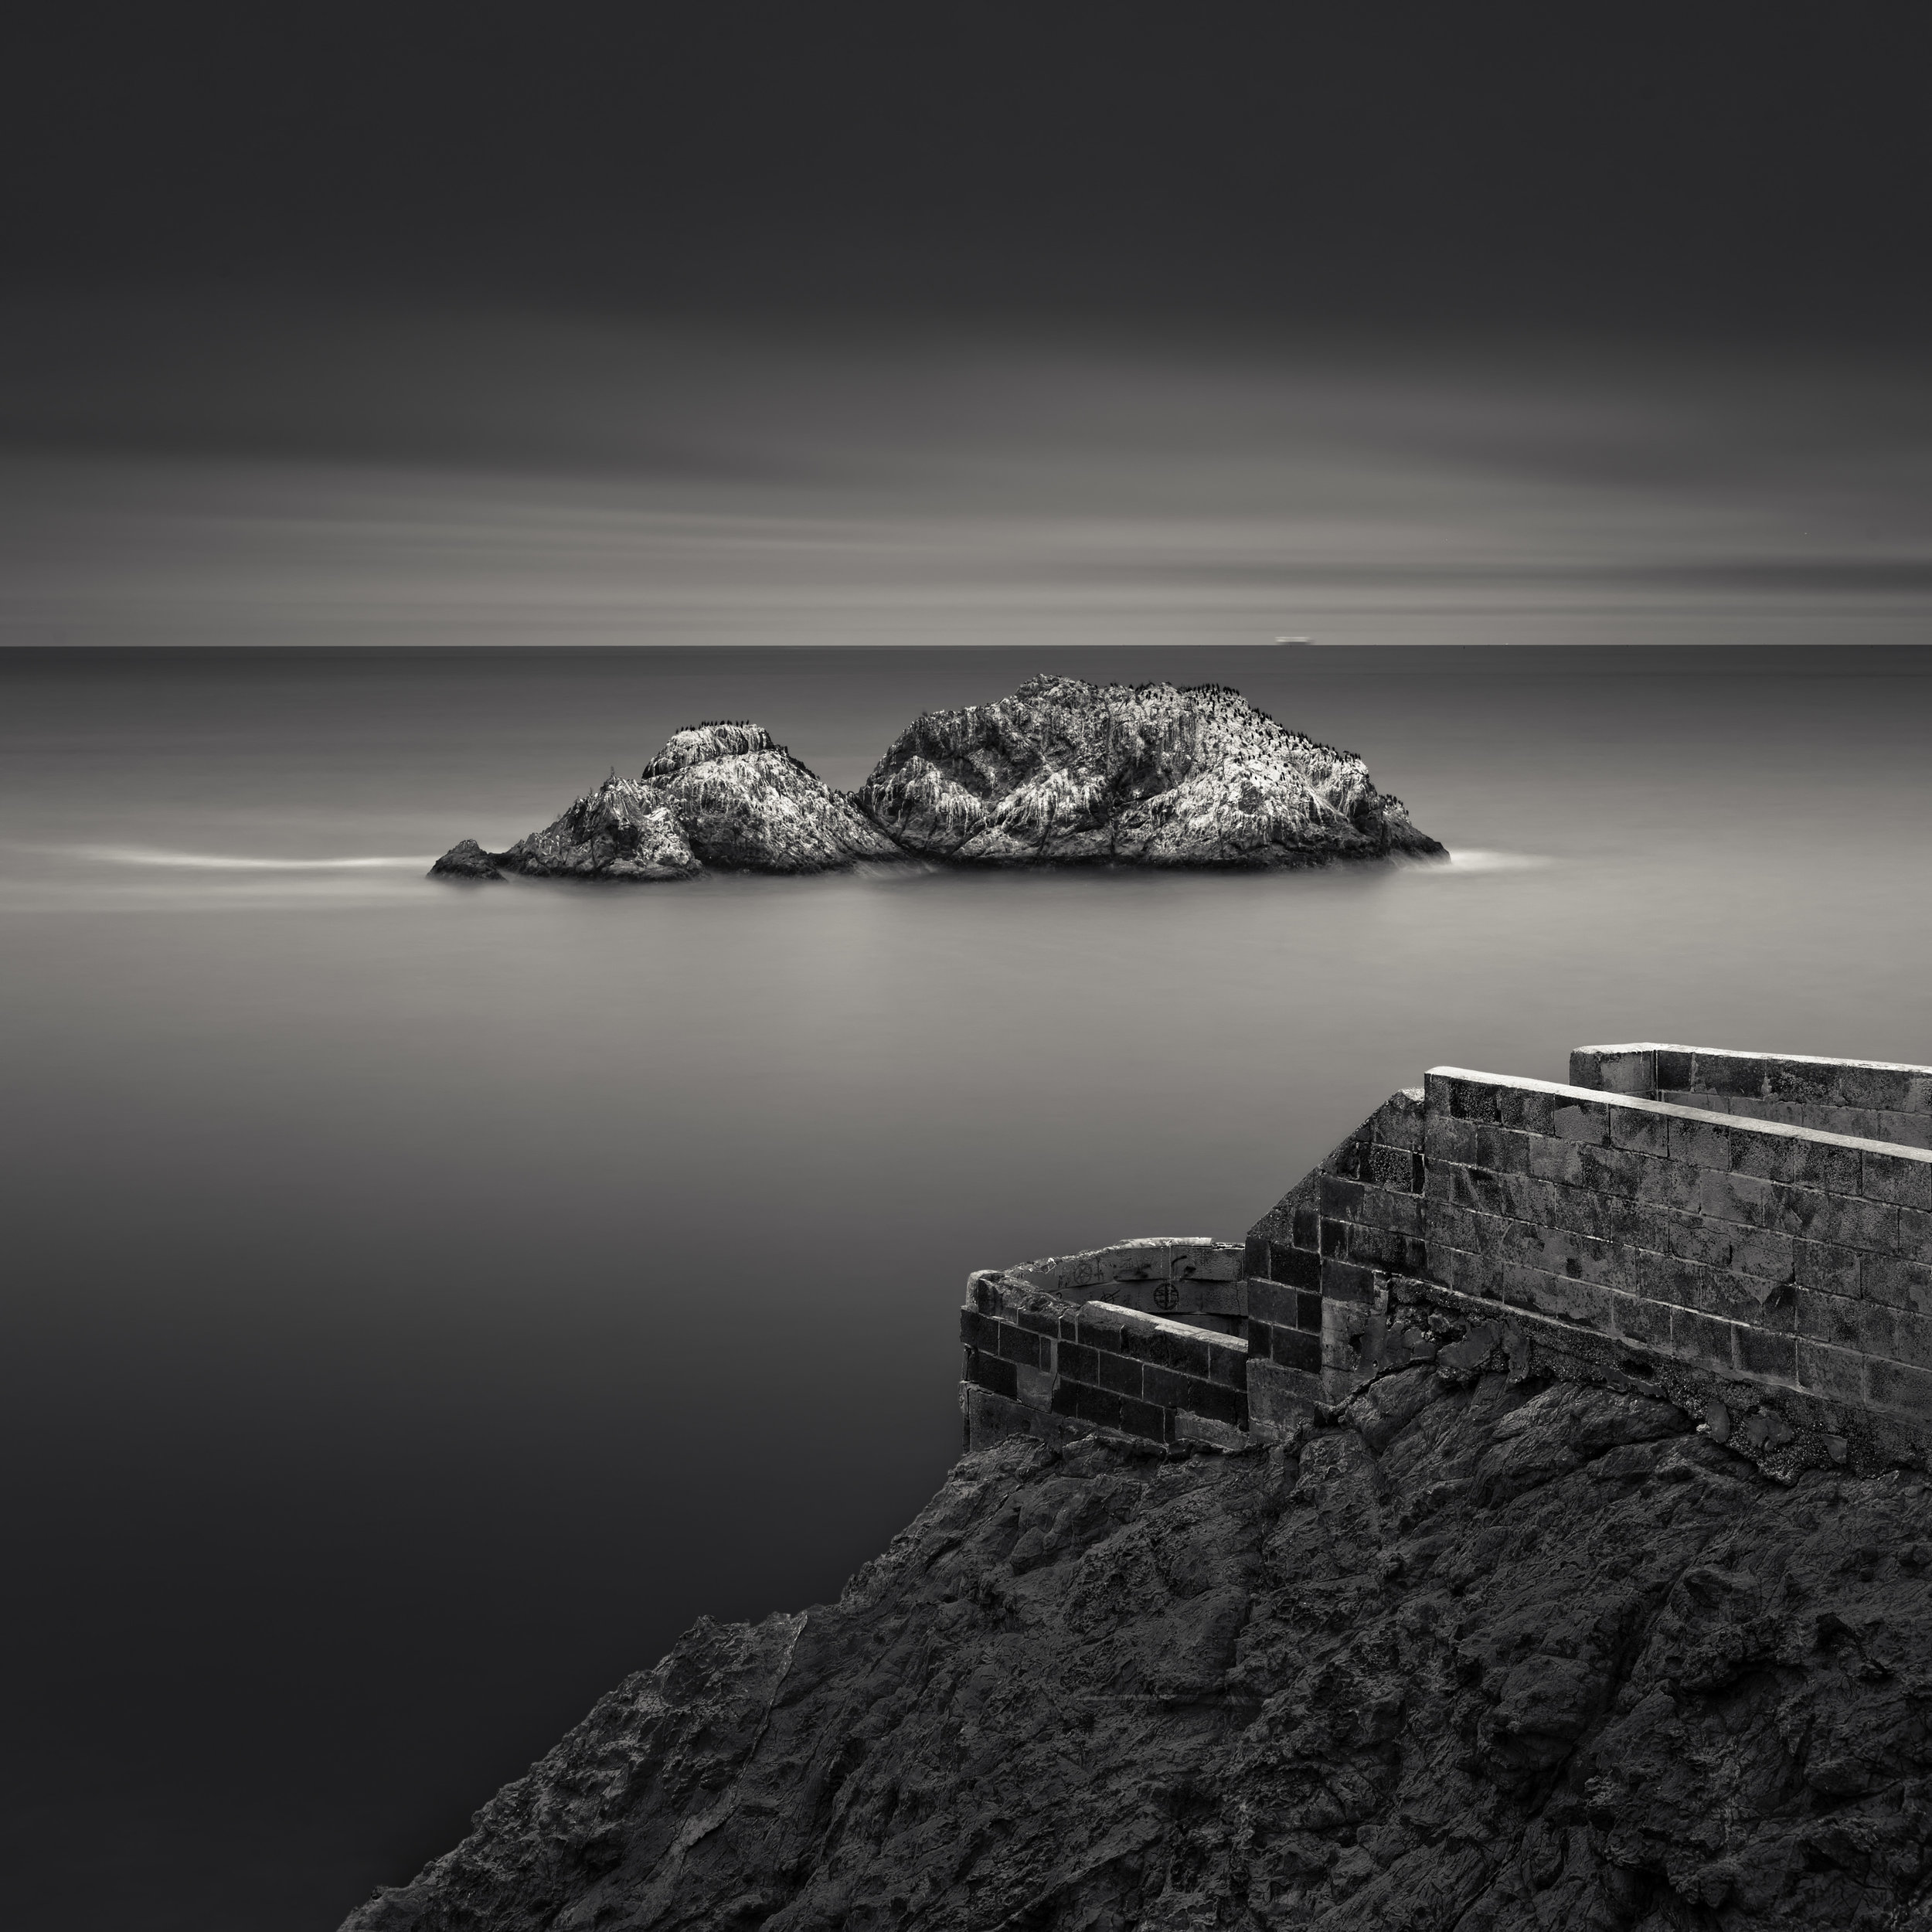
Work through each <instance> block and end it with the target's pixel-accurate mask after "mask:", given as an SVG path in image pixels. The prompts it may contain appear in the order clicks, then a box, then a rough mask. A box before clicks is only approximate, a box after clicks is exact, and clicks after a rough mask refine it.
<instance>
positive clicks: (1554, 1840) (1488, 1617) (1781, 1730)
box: [345, 1366, 1932, 1932]
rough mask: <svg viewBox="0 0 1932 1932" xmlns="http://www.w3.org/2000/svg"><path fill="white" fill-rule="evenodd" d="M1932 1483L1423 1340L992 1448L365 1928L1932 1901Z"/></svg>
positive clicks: (575, 1744)
mask: <svg viewBox="0 0 1932 1932" xmlns="http://www.w3.org/2000/svg"><path fill="white" fill-rule="evenodd" d="M1928 1566H1932V1502H1928V1495H1927V1486H1926V1485H1925V1483H1924V1482H1923V1480H1922V1479H1920V1478H1918V1477H1916V1476H1913V1475H1904V1474H1900V1473H1894V1474H1892V1475H1887V1476H1883V1477H1877V1478H1868V1479H1863V1480H1859V1479H1854V1478H1849V1477H1846V1476H1844V1475H1832V1474H1828V1473H1825V1472H1822V1471H1806V1472H1804V1474H1802V1475H1800V1476H1799V1477H1798V1479H1797V1480H1796V1481H1795V1482H1794V1483H1793V1484H1791V1485H1789V1486H1783V1485H1779V1484H1777V1483H1775V1482H1774V1481H1770V1480H1769V1479H1767V1478H1765V1477H1764V1476H1763V1475H1760V1473H1759V1472H1758V1471H1756V1470H1755V1469H1754V1468H1752V1467H1751V1466H1750V1464H1748V1463H1746V1462H1744V1461H1742V1460H1740V1458H1737V1457H1736V1456H1734V1455H1733V1454H1730V1452H1729V1451H1726V1450H1725V1449H1723V1448H1720V1447H1717V1446H1716V1444H1713V1443H1712V1442H1711V1441H1710V1440H1709V1438H1708V1437H1706V1435H1704V1434H1700V1433H1694V1432H1693V1431H1692V1428H1691V1425H1690V1423H1689V1420H1688V1419H1687V1418H1686V1417H1685V1416H1684V1415H1683V1414H1682V1412H1681V1411H1679V1410H1677V1409H1675V1408H1674V1407H1672V1406H1671V1405H1670V1404H1668V1403H1665V1402H1662V1401H1657V1400H1650V1399H1648V1398H1646V1397H1645V1396H1639V1395H1634V1394H1631V1393H1623V1392H1616V1391H1612V1390H1609V1389H1602V1388H1598V1387H1594V1386H1590V1385H1588V1384H1584V1383H1555V1384H1553V1385H1550V1386H1542V1387H1539V1386H1537V1385H1536V1384H1533V1383H1531V1384H1525V1385H1522V1386H1514V1387H1512V1386H1510V1385H1509V1383H1508V1381H1507V1379H1505V1376H1502V1375H1500V1374H1496V1373H1488V1374H1483V1375H1479V1376H1475V1377H1474V1378H1473V1379H1467V1378H1465V1379H1462V1380H1461V1381H1460V1382H1459V1381H1458V1379H1456V1378H1455V1377H1454V1376H1445V1375H1444V1374H1443V1373H1442V1372H1439V1371H1438V1370H1437V1369H1436V1368H1434V1367H1430V1366H1418V1367H1413V1368H1410V1369H1403V1370H1402V1371H1400V1372H1397V1373H1395V1374H1393V1375H1389V1376H1385V1377H1384V1378H1383V1379H1381V1380H1380V1381H1379V1382H1377V1383H1375V1384H1373V1385H1372V1386H1371V1387H1370V1388H1369V1389H1367V1390H1366V1391H1365V1392H1364V1393H1363V1394H1362V1395H1361V1396H1359V1397H1357V1398H1356V1400H1355V1402H1354V1403H1352V1404H1351V1405H1350V1406H1349V1408H1348V1409H1346V1410H1344V1411H1343V1412H1342V1420H1341V1422H1340V1423H1339V1424H1338V1426H1335V1427H1323V1428H1319V1429H1317V1430H1315V1431H1314V1432H1313V1433H1312V1434H1310V1435H1308V1437H1306V1438H1305V1440H1302V1441H1301V1444H1300V1445H1299V1446H1298V1447H1295V1448H1291V1449H1276V1450H1274V1451H1267V1452H1257V1453H1253V1454H1246V1455H1240V1456H1230V1457H1227V1458H1221V1457H1218V1456H1215V1455H1213V1454H1198V1455H1191V1456H1183V1455H1180V1454H1177V1453H1175V1452H1172V1451H1169V1452H1165V1453H1164V1452H1162V1451H1152V1450H1150V1451H1145V1452H1144V1453H1141V1454H1134V1453H1133V1452H1131V1451H1129V1450H1128V1449H1125V1448H1124V1447H1116V1446H1110V1445H1108V1444H1104V1443H1102V1442H1100V1441H1098V1440H1087V1441H1085V1442H1079V1443H1074V1444H1070V1445H1067V1446H1066V1447H1063V1448H1060V1449H1058V1450H1056V1449H1054V1448H1052V1447H1048V1446H1046V1445H1045V1444H1040V1443H1038V1442H1033V1441H1028V1440H1012V1441H1008V1442H1005V1443H1003V1444H1000V1445H999V1446H998V1447H997V1448H995V1449H992V1450H990V1451H985V1452H983V1453H981V1454H975V1455H971V1456H968V1457H967V1458H964V1459H963V1460H962V1461H961V1462H960V1464H958V1465H957V1468H955V1469H954V1471H953V1473H952V1475H951V1477H950V1478H948V1479H947V1482H946V1484H945V1486H944V1488H942V1489H941V1491H940V1493H939V1495H937V1497H936V1498H934V1501H933V1502H932V1503H931V1504H930V1505H929V1506H928V1508H927V1509H926V1511H925V1512H924V1513H923V1515H921V1516H920V1518H919V1519H918V1520H917V1522H915V1523H914V1524H913V1526H912V1527H911V1528H910V1529H909V1530H907V1531H906V1532H905V1533H904V1534H903V1535H902V1536H900V1537H899V1538H898V1539H896V1540H895V1542H894V1543H893V1546H892V1547H891V1549H889V1551H888V1552H887V1553H886V1555H884V1556H882V1557H880V1558H879V1559H878V1560H876V1561H875V1562H873V1563H870V1564H869V1565H868V1566H866V1568H865V1569H864V1570H862V1571H861V1572H860V1573H859V1575H858V1576H857V1577H855V1578H854V1579H853V1580H852V1583H850V1584H849V1586H848V1587H847V1588H846V1590H845V1594H844V1595H843V1597H842V1598H841V1600H839V1602H838V1604H835V1605H833V1606H831V1607H824V1608H818V1609H814V1610H811V1611H806V1612H803V1613H800V1614H795V1615H791V1616H774V1617H770V1618H768V1619H767V1621H765V1622H764V1623H763V1624H760V1625H758V1626H757V1628H746V1627H743V1626H738V1627H733V1628H719V1626H716V1625H715V1624H710V1623H709V1622H701V1623H699V1624H698V1625H697V1626H696V1628H694V1629H692V1631H690V1632H689V1633H688V1634H686V1635H685V1637H684V1638H682V1640H681V1641H679V1644H678V1645H677V1646H676V1647H675V1649H674V1650H673V1651H672V1653H671V1654H670V1655H669V1656H668V1657H667V1658H665V1660H664V1661H663V1662H662V1663H660V1664H659V1665H658V1666H657V1667H656V1668H655V1669H654V1670H651V1671H648V1672H641V1673H639V1674H638V1675H636V1676H634V1677H633V1678H631V1679H630V1680H629V1681H628V1682H626V1683H624V1685H621V1686H620V1687H619V1689H617V1690H615V1691H614V1692H612V1693H611V1695H610V1696H607V1698H605V1699H604V1700H603V1701H602V1702H600V1704H598V1706H597V1707H596V1709H594V1710H593V1711H592V1712H591V1713H590V1716H588V1717H587V1719H585V1720H584V1722H583V1723H582V1724H581V1725H580V1726H578V1727H577V1730H574V1731H573V1732H572V1733H570V1735H569V1736H567V1737H566V1738H565V1739H564V1740H563V1742H562V1743H560V1744H559V1745H558V1746H557V1747H556V1750H553V1752H552V1753H550V1754H549V1756H548V1757H546V1758H545V1759H543V1760H542V1761H541V1762H540V1763H539V1764H536V1766H534V1767H532V1770H531V1771H530V1772H529V1774H528V1775H527V1776H526V1777H523V1778H522V1779H520V1780H519V1781H517V1782H516V1783H515V1784H511V1785H509V1786H508V1787H505V1790H504V1791H502V1792H500V1793H499V1794H498V1795H497V1796H496V1797H495V1798H493V1799H492V1801H490V1802H489V1803H488V1804H487V1805H486V1806H485V1808H483V1810H482V1811H480V1812H478V1815H477V1817H476V1819H475V1829H474V1832H473V1834H472V1835H471V1837H470V1838H468V1839H466V1840H465V1841H464V1843H463V1844H462V1845H460V1846H458V1847H457V1849H455V1850H454V1851H453V1852H450V1853H449V1854H447V1855H446V1856H445V1857H444V1858H442V1859H440V1860H438V1861H437V1862H436V1863H435V1864H434V1865H432V1866H430V1867H429V1869H427V1871H425V1872H423V1874H422V1875H421V1876H420V1877H419V1878H417V1879H416V1880H415V1881H414V1882H413V1883H412V1884H410V1885H408V1886H403V1887H402V1888H400V1889H396V1890H391V1891H385V1892H382V1893H378V1894H377V1895H376V1898H375V1899H374V1900H372V1901H371V1902H370V1903H369V1904H367V1905H366V1906H363V1907H362V1909H361V1910H359V1911H357V1912H355V1913H353V1914H352V1916H351V1917H350V1918H349V1921H348V1924H347V1927H346V1928H345V1932H405V1929H407V1932H536V1928H539V1927H545V1928H554V1929H555V1932H580V1929H581V1928H589V1927H600V1928H624V1932H642V1928H645V1927H666V1928H668V1927H679V1928H706V1929H707V1932H710V1929H713V1928H715V1929H716V1932H725V1928H727V1927H729V1928H733V1932H736V1929H738V1928H744V1927H753V1926H765V1927H770V1928H773V1932H780V1929H782V1932H804V1928H808V1927H826V1928H829V1927H835V1926H837V1927H852V1928H872V1927H879V1928H883V1927H894V1928H900V1927H949V1928H950V1927H957V1928H961V1932H966V1929H967V1928H972V1929H973V1932H978V1928H982V1927H1010V1928H1028V1929H1029V1932H1046V1929H1047V1928H1058V1927H1066V1928H1068V1929H1069V1932H1072V1929H1073V1928H1080V1932H1103V1929H1104V1932H1126V1928H1128V1927H1141V1926H1145V1927H1175V1928H1179V1927H1209V1926H1227V1927H1321V1928H1337V1929H1339V1928H1342V1927H1350V1928H1357V1927H1359V1928H1362V1932H1383V1929H1384V1928H1403V1929H1405V1932H1447V1929H1448V1928H1450V1927H1455V1928H1458V1932H1532V1928H1536V1929H1537V1932H1546V1929H1551V1928H1569V1927H1600V1928H1611V1927H1630V1928H1633V1932H1665V1928H1672V1929H1673V1932H1689V1928H1692V1927H1708V1928H1725V1929H1726V1932H1737V1929H1739V1928H1744V1927H1807V1928H1810V1927H1834V1928H1840V1927H1842V1928H1869V1932H1878V1929H1879V1928H1880V1927H1886V1928H1924V1927H1927V1926H1932V1736H1929V1735H1928V1719H1929V1718H1932V1590H1928V1588H1927V1580H1926V1579H1927V1570H1928Z"/></svg>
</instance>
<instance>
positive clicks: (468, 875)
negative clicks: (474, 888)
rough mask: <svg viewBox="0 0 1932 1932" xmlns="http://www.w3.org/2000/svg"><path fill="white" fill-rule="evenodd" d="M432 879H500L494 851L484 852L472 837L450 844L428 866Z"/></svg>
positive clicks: (499, 869)
mask: <svg viewBox="0 0 1932 1932" xmlns="http://www.w3.org/2000/svg"><path fill="white" fill-rule="evenodd" d="M502 876H503V872H502V867H500V866H498V864H497V862H496V854H495V852H485V850H484V849H483V848H482V847H481V845H478V843H477V842H476V841H475V840H474V838H465V839H464V840H462V841H461V842H460V843H458V844H457V845H452V846H451V848H450V849H449V850H448V851H447V852H445V853H444V855H443V856H442V857H441V858H440V859H437V862H436V863H435V864H434V865H433V866H430V877H431V878H432V879H501V878H502Z"/></svg>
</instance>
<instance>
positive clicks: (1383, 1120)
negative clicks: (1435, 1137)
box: [1368, 1087, 1428, 1154]
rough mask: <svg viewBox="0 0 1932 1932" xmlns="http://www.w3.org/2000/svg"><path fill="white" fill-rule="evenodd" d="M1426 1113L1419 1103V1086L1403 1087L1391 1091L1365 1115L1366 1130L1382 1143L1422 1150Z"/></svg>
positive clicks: (1417, 1150)
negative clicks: (1366, 1116)
mask: <svg viewBox="0 0 1932 1932" xmlns="http://www.w3.org/2000/svg"><path fill="white" fill-rule="evenodd" d="M1427 1118H1428V1114H1427V1111H1426V1110H1425V1108H1424V1107H1423V1097H1422V1089H1421V1088H1420V1087H1403V1088H1402V1089H1401V1090H1400V1091H1399V1092H1397V1093H1394V1094H1390V1095H1389V1097H1388V1098H1387V1099H1386V1100H1384V1101H1383V1104H1381V1106H1380V1107H1378V1108H1376V1111H1375V1112H1374V1113H1373V1114H1371V1115H1370V1116H1369V1123H1368V1124H1369V1132H1370V1134H1372V1136H1373V1138H1375V1139H1376V1141H1379V1143H1380V1144H1381V1145H1383V1146H1385V1147H1406V1148H1408V1149H1409V1150H1410V1151H1411V1152H1412V1153H1417V1154H1419V1153H1420V1152H1421V1151H1422V1134H1423V1124H1424V1123H1425V1122H1426V1121H1427Z"/></svg>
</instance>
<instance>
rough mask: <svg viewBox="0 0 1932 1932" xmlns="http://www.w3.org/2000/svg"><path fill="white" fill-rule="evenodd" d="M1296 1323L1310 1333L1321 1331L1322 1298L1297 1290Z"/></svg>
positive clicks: (1295, 1304)
mask: <svg viewBox="0 0 1932 1932" xmlns="http://www.w3.org/2000/svg"><path fill="white" fill-rule="evenodd" d="M1294 1325H1295V1326H1296V1327H1297V1328H1300V1329H1301V1330H1302V1331H1303V1332H1304V1333H1307V1334H1309V1335H1319V1334H1320V1333H1321V1296H1320V1295H1319V1294H1308V1293H1306V1292H1305V1291H1301V1290H1297V1291H1296V1294H1295V1298H1294Z"/></svg>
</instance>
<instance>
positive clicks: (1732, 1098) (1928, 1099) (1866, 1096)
mask: <svg viewBox="0 0 1932 1932" xmlns="http://www.w3.org/2000/svg"><path fill="white" fill-rule="evenodd" d="M1570 1084H1571V1085H1572V1086H1573V1087H1593V1088H1597V1089H1600V1090H1604V1091H1607V1092H1609V1093H1613V1094H1630V1095H1632V1096H1634V1097H1637V1098H1639V1099H1642V1100H1668V1101H1671V1102H1673V1103H1675V1104H1677V1105H1679V1106H1680V1107H1700V1108H1702V1109H1703V1110H1705V1111H1707V1112H1710V1113H1714V1114H1748V1115H1749V1116H1750V1117H1752V1118H1753V1119H1755V1120H1760V1121H1778V1122H1781V1124H1784V1125H1785V1126H1787V1127H1809V1128H1816V1129H1818V1131H1820V1132H1821V1133H1826V1134H1852V1135H1854V1136H1855V1137H1857V1138H1860V1139H1864V1140H1871V1141H1896V1142H1898V1143H1899V1144H1900V1145H1901V1146H1905V1147H1922V1148H1932V1067H1924V1066H1901V1065H1899V1064H1896V1063H1893V1062H1889V1061H1884V1060H1813V1059H1808V1058H1807V1057H1806V1056H1804V1055H1803V1054H1798V1053H1786V1054H1777V1053H1732V1052H1729V1051H1726V1050H1723V1049H1718V1048H1713V1047H1708V1046H1658V1045H1655V1044H1653V1043H1648V1042H1644V1043H1637V1044H1634V1045H1631V1046H1580V1047H1578V1048H1577V1049H1576V1051H1575V1052H1574V1053H1572V1054H1571V1055H1570Z"/></svg>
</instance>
